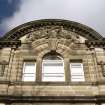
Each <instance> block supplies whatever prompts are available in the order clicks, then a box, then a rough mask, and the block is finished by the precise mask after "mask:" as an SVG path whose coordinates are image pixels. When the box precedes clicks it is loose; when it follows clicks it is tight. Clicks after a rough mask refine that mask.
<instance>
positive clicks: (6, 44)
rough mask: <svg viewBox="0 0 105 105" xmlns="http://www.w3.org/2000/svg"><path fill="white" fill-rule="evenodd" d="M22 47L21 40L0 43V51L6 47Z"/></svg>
mask: <svg viewBox="0 0 105 105" xmlns="http://www.w3.org/2000/svg"><path fill="white" fill-rule="evenodd" d="M20 45H21V41H20V40H16V41H11V40H10V41H9V40H1V41H0V49H1V48H4V47H11V48H18V47H19V46H20Z"/></svg>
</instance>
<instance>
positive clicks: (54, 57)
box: [43, 51, 63, 60]
mask: <svg viewBox="0 0 105 105" xmlns="http://www.w3.org/2000/svg"><path fill="white" fill-rule="evenodd" d="M43 60H63V58H62V56H61V55H60V54H59V53H57V52H55V51H51V52H49V53H47V54H45V55H44V57H43Z"/></svg>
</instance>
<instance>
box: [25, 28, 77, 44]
mask: <svg viewBox="0 0 105 105" xmlns="http://www.w3.org/2000/svg"><path fill="white" fill-rule="evenodd" d="M41 38H45V39H48V38H57V39H61V38H64V39H70V40H72V41H76V42H78V41H79V35H77V34H76V33H74V32H71V31H69V30H66V29H64V28H63V27H62V26H57V27H56V26H55V27H43V28H41V29H38V30H34V31H32V32H31V33H29V34H27V36H26V41H35V40H37V39H41Z"/></svg>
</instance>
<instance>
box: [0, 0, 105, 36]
mask: <svg viewBox="0 0 105 105" xmlns="http://www.w3.org/2000/svg"><path fill="white" fill-rule="evenodd" d="M10 1H11V0H10ZM104 10H105V0H101V1H100V0H21V4H20V8H19V9H18V10H17V11H15V12H14V14H13V16H11V17H9V18H6V19H4V20H3V21H2V23H1V26H2V28H4V29H5V32H7V31H9V30H11V29H12V28H14V27H16V26H18V25H20V24H23V23H26V22H29V21H32V20H38V19H48V18H59V19H67V20H72V21H77V22H80V23H82V24H85V25H88V26H90V27H92V28H93V29H95V30H96V31H98V32H99V33H100V34H102V35H105V29H104V27H105V13H104V12H103V11H104Z"/></svg>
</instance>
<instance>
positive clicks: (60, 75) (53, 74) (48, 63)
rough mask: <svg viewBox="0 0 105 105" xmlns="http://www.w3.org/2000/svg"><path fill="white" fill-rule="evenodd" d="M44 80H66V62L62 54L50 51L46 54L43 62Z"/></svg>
mask: <svg viewBox="0 0 105 105" xmlns="http://www.w3.org/2000/svg"><path fill="white" fill-rule="evenodd" d="M42 81H46V82H47V81H52V82H56V81H65V76H64V62H63V58H62V56H61V55H60V54H58V53H56V52H50V53H47V54H46V55H44V57H43V62H42Z"/></svg>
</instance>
